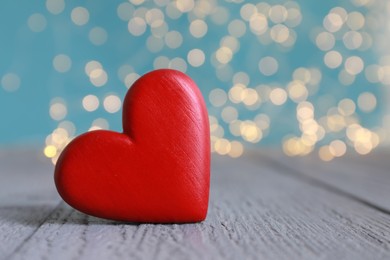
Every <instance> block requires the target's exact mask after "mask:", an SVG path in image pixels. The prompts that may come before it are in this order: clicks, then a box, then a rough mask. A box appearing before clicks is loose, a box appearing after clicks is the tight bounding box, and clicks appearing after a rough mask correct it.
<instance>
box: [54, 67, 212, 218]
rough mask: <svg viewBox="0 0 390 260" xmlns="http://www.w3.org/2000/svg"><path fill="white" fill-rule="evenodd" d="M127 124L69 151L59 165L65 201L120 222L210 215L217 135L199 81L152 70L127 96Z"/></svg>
mask: <svg viewBox="0 0 390 260" xmlns="http://www.w3.org/2000/svg"><path fill="white" fill-rule="evenodd" d="M123 129H124V131H123V133H117V132H113V131H105V130H98V131H92V132H88V133H85V134H82V135H80V136H79V137H77V138H75V139H74V140H73V141H72V142H71V143H70V144H69V145H68V146H67V147H66V148H65V150H64V151H63V152H62V154H61V156H60V158H59V160H58V162H57V165H56V169H55V184H56V186H57V190H58V192H59V193H60V195H61V196H62V198H63V199H64V200H65V201H66V202H67V203H68V204H69V205H71V206H73V207H74V208H76V209H78V210H79V211H82V212H84V213H87V214H90V215H93V216H97V217H102V218H107V219H113V220H121V221H129V222H151V223H184V222H198V221H202V220H204V219H205V217H206V214H207V208H208V199H209V186H210V137H209V136H210V135H209V122H208V116H207V110H206V106H205V103H204V100H203V98H202V95H201V93H200V91H199V89H198V88H197V86H196V84H195V83H194V82H193V81H192V80H191V79H190V78H189V77H188V76H186V75H185V74H183V73H181V72H178V71H174V70H168V69H164V70H156V71H152V72H150V73H148V74H146V75H144V76H143V77H141V78H140V79H138V80H137V81H136V82H135V83H134V85H133V86H132V87H131V88H130V90H129V91H128V93H127V95H126V98H125V101H124V104H123Z"/></svg>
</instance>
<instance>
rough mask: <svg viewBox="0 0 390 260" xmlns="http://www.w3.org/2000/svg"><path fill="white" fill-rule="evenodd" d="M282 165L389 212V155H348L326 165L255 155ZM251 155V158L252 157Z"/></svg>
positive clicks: (316, 160)
mask: <svg viewBox="0 0 390 260" xmlns="http://www.w3.org/2000/svg"><path fill="white" fill-rule="evenodd" d="M252 154H253V157H256V156H262V157H267V158H268V159H271V160H272V161H274V162H277V163H279V164H281V165H284V166H285V167H286V168H285V170H287V171H289V172H290V173H291V172H292V171H295V172H298V173H300V174H304V175H306V176H307V177H309V178H312V179H316V180H318V181H320V182H322V183H324V184H327V185H330V186H332V187H335V188H337V189H339V190H341V191H344V192H346V193H348V194H350V195H352V196H355V197H356V198H359V199H361V200H363V201H365V202H367V203H370V204H372V205H375V206H376V207H378V208H380V209H382V210H384V211H387V212H390V152H389V151H388V150H380V151H375V152H373V153H372V154H369V155H367V156H361V155H356V154H355V155H348V156H345V157H342V158H340V159H338V158H336V159H334V161H332V162H323V161H321V160H320V159H319V158H318V157H317V156H316V155H310V156H308V157H302V158H299V157H298V158H288V157H286V156H285V155H283V154H282V153H277V152H272V153H262V152H260V153H259V152H258V151H257V152H255V151H254V152H252ZM252 154H251V156H252ZM251 156H250V157H251Z"/></svg>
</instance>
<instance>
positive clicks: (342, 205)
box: [0, 153, 390, 259]
mask: <svg viewBox="0 0 390 260" xmlns="http://www.w3.org/2000/svg"><path fill="white" fill-rule="evenodd" d="M31 158H33V156H32V153H15V154H12V153H11V155H2V156H1V155H0V178H1V183H0V189H1V191H0V259H262V258H264V259H313V258H322V259H389V258H390V215H389V214H386V213H385V212H381V211H379V210H377V209H375V208H372V207H370V206H369V205H366V204H364V203H362V202H360V201H359V200H356V199H354V197H348V196H343V193H338V192H334V191H333V190H332V189H328V188H327V186H322V185H321V183H317V182H311V181H310V179H309V180H306V179H305V178H306V177H305V175H302V176H303V177H298V178H297V176H296V174H289V173H288V172H284V171H286V170H288V168H286V167H284V166H283V165H282V166H281V165H280V164H278V163H277V162H275V161H274V160H270V159H269V158H268V157H267V156H264V157H262V156H256V157H254V156H253V154H251V155H250V156H244V158H242V159H236V160H233V159H229V158H226V157H225V158H222V157H214V158H213V165H212V187H211V201H210V210H209V214H208V217H207V220H206V221H204V222H202V223H199V224H185V225H152V224H140V225H137V224H124V223H116V222H112V221H105V220H101V219H97V218H94V217H89V216H86V215H84V214H81V213H79V212H77V211H74V210H73V209H71V208H69V207H68V206H67V205H65V204H64V203H62V202H61V200H60V199H59V198H58V196H57V195H56V193H55V189H54V187H53V183H52V172H51V171H52V167H51V166H48V165H47V164H44V163H40V162H39V160H34V159H31ZM22 161H23V162H25V163H23V164H24V165H21V164H22V163H21V162H22ZM299 170H300V169H299V167H298V168H297V167H295V168H294V171H299ZM386 181H387V180H386Z"/></svg>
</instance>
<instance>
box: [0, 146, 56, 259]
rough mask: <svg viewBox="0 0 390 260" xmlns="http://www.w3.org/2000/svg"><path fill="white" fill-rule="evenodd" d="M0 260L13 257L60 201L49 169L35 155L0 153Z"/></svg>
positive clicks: (11, 152)
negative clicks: (11, 255)
mask: <svg viewBox="0 0 390 260" xmlns="http://www.w3.org/2000/svg"><path fill="white" fill-rule="evenodd" d="M0 180H1V181H0V258H1V257H6V256H8V255H10V254H12V253H13V252H14V251H15V250H17V248H18V247H19V246H20V245H21V244H23V243H24V242H25V241H26V240H28V239H29V237H30V236H32V235H33V234H34V232H36V230H37V229H38V228H39V227H40V226H41V225H42V224H43V222H44V221H45V219H46V218H47V217H48V216H49V215H50V214H51V213H52V212H53V210H54V209H55V207H56V205H58V203H59V202H60V198H59V197H58V196H57V194H56V191H55V188H54V187H53V185H52V182H53V180H52V166H51V165H50V164H49V163H48V162H47V160H44V158H42V157H41V156H39V154H38V153H37V152H31V151H24V152H23V151H20V150H17V151H7V152H5V151H2V152H0Z"/></svg>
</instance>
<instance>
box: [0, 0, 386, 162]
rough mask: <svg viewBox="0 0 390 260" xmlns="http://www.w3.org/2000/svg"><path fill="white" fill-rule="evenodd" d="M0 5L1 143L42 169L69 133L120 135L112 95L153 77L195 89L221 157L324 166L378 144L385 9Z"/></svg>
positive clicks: (318, 4)
mask: <svg viewBox="0 0 390 260" xmlns="http://www.w3.org/2000/svg"><path fill="white" fill-rule="evenodd" d="M0 6H1V8H0V28H1V29H0V33H1V35H0V36H1V41H0V57H1V61H0V79H1V82H0V83H1V85H0V86H1V87H0V108H1V109H0V144H1V145H2V146H9V145H24V146H25V145H28V144H31V145H36V144H38V145H41V146H42V147H43V148H42V150H43V153H44V155H45V156H46V157H48V158H51V160H52V161H53V163H55V162H56V160H57V158H58V156H59V154H60V152H61V150H62V149H63V148H64V147H65V146H66V144H68V143H69V141H70V140H71V139H72V138H74V136H76V135H78V134H80V133H83V132H86V131H91V130H96V129H113V130H116V131H121V106H122V100H123V98H124V95H125V94H126V91H127V90H128V88H130V87H131V85H132V84H133V83H134V81H135V80H137V78H138V77H140V75H142V74H144V73H146V72H148V71H150V70H153V69H159V68H172V69H176V70H180V71H183V72H185V73H187V74H188V75H189V76H191V77H192V78H193V79H194V80H195V81H196V83H197V84H198V86H199V87H200V89H201V91H202V93H203V95H204V97H205V100H206V102H207V105H208V109H209V119H210V131H211V150H212V151H213V152H215V153H218V154H221V155H228V156H231V157H239V156H241V155H242V153H243V151H244V149H245V147H246V146H248V145H251V146H266V147H272V148H274V147H276V148H280V149H282V150H283V152H284V153H285V154H287V155H289V156H304V155H308V154H310V153H316V154H317V155H318V156H319V157H320V158H321V159H322V160H324V161H331V160H332V159H334V158H335V157H341V156H343V155H345V154H346V153H350V152H354V153H358V154H362V155H364V154H368V153H370V152H371V151H372V150H373V149H375V148H376V147H378V146H380V145H382V146H384V145H387V144H388V143H389V141H390V134H389V133H390V132H389V130H390V106H389V105H388V104H389V102H390V91H389V90H390V48H389V46H390V26H389V25H390V19H389V17H390V16H389V14H390V2H389V1H387V0H350V1H304V2H302V1H282V0H280V1H276V0H275V1H258V2H257V1H250V2H249V1H240V0H237V1H234V0H230V1H205V0H197V1H194V0H177V1H170V0H154V1H143V0H130V1H77V2H75V1H72V2H71V1H65V0H46V1H40V2H39V3H37V2H34V1H23V3H21V2H20V1H13V0H3V1H2V2H1V3H0ZM145 134H147V133H145Z"/></svg>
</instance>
